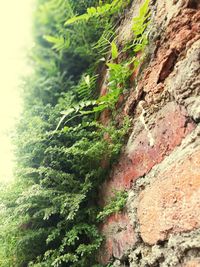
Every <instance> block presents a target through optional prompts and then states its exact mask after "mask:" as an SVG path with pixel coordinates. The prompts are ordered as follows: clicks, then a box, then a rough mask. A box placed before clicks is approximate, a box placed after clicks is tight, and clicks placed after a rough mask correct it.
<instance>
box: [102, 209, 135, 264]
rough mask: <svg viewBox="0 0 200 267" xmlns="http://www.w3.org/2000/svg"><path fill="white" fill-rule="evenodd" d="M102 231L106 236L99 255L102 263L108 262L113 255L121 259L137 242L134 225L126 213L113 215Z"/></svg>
mask: <svg viewBox="0 0 200 267" xmlns="http://www.w3.org/2000/svg"><path fill="white" fill-rule="evenodd" d="M101 232H102V234H103V235H105V237H106V240H105V243H104V245H103V246H102V248H101V249H100V252H99V256H98V259H99V262H100V263H102V264H107V263H108V262H109V260H110V259H111V258H112V256H114V257H115V258H118V259H120V258H121V257H122V256H123V255H124V253H126V252H127V251H128V250H129V249H130V248H132V246H133V245H134V244H135V242H136V237H135V233H134V229H133V226H132V225H131V223H130V220H129V218H128V216H127V214H125V213H119V214H114V215H111V216H110V217H109V218H108V219H107V220H106V222H105V223H104V224H103V225H102V228H101Z"/></svg>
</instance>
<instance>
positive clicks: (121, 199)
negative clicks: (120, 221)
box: [97, 191, 128, 221]
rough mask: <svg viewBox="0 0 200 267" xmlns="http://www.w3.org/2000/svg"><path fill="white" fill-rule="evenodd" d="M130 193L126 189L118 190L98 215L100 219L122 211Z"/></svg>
mask: <svg viewBox="0 0 200 267" xmlns="http://www.w3.org/2000/svg"><path fill="white" fill-rule="evenodd" d="M127 197H128V193H127V192H126V191H118V192H116V193H115V195H114V197H112V199H111V200H110V202H109V203H108V204H107V205H106V206H105V207H104V208H103V210H102V211H101V212H99V214H98V215H97V219H98V220H99V221H102V220H104V219H105V218H106V217H107V216H109V215H111V214H113V213H117V212H119V211H121V210H122V209H123V208H124V207H125V205H126V202H127Z"/></svg>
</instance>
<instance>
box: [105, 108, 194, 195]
mask: <svg viewBox="0 0 200 267" xmlns="http://www.w3.org/2000/svg"><path fill="white" fill-rule="evenodd" d="M193 129H194V124H193V123H192V122H190V121H188V119H187V115H186V113H185V110H184V109H180V108H179V107H178V106H177V105H176V104H175V103H168V104H167V105H166V106H165V107H164V108H163V109H162V110H161V111H159V112H158V114H157V115H156V117H155V120H154V123H153V124H152V125H151V129H149V132H150V134H151V136H152V138H153V139H154V145H153V146H152V145H151V144H150V140H149V133H148V131H147V130H146V129H144V127H143V130H142V131H141V132H140V133H139V134H138V135H137V136H131V137H130V140H129V142H128V144H127V148H126V153H125V154H123V155H122V157H121V159H120V161H119V164H118V165H117V166H116V167H115V168H114V171H113V173H112V175H111V178H110V180H108V181H106V182H105V183H104V185H103V186H102V189H101V191H102V192H103V198H105V199H106V198H108V197H110V196H111V195H112V194H113V190H116V189H118V190H120V189H123V188H126V189H128V188H130V187H131V183H132V182H133V181H134V180H135V179H137V178H138V177H140V176H142V175H144V174H145V173H147V172H149V170H150V169H151V168H152V167H153V166H154V165H155V164H158V163H159V162H161V161H162V160H163V158H164V157H165V156H166V155H168V154H169V153H170V151H172V150H173V149H174V148H175V147H176V146H177V145H179V144H180V143H181V141H182V139H183V138H184V137H185V136H186V135H187V134H188V133H189V132H191V131H192V130H193Z"/></svg>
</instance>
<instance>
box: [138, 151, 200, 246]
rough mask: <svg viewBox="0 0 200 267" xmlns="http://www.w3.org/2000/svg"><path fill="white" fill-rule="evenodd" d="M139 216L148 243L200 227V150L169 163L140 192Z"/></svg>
mask: <svg viewBox="0 0 200 267" xmlns="http://www.w3.org/2000/svg"><path fill="white" fill-rule="evenodd" d="M138 219H139V224H140V231H141V236H142V239H143V240H144V241H145V242H147V243H149V244H155V243H156V242H158V241H159V240H165V239H166V238H168V236H169V235H170V234H175V233H180V232H185V231H190V230H193V229H195V228H198V227H200V151H198V152H196V153H194V154H193V155H191V156H189V157H186V158H185V159H184V160H183V161H182V162H178V163H174V165H173V166H169V169H168V170H167V171H165V172H164V173H161V174H160V175H159V177H157V181H156V182H154V183H153V184H151V185H150V186H149V187H148V188H146V189H145V190H144V191H143V192H142V193H141V194H140V196H139V206H138Z"/></svg>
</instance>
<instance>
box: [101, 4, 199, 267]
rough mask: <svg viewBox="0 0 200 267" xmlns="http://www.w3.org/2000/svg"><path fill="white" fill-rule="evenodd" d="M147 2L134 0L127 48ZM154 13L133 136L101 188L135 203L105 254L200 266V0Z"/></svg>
mask: <svg viewBox="0 0 200 267" xmlns="http://www.w3.org/2000/svg"><path fill="white" fill-rule="evenodd" d="M141 3H142V1H139V0H135V1H133V5H132V7H131V9H130V11H129V12H128V14H127V16H126V17H125V19H124V21H123V23H122V25H121V28H120V29H119V37H118V42H119V43H124V42H126V41H127V40H128V39H129V38H131V28H130V25H131V19H132V17H134V16H135V15H136V14H137V12H138V8H139V6H140V5H141ZM151 9H152V29H151V33H150V44H149V48H148V57H147V59H146V61H145V62H144V63H143V65H142V66H140V69H139V70H138V71H137V73H134V74H133V77H132V79H133V88H132V89H131V92H130V95H129V96H128V97H127V98H126V101H125V104H124V106H123V113H124V114H128V115H129V116H130V117H131V118H132V128H131V134H130V137H129V140H128V143H127V145H126V147H125V148H124V150H123V152H122V153H121V156H120V159H119V162H118V163H117V164H116V165H115V166H114V167H113V169H112V171H111V175H110V177H109V179H107V181H106V182H105V183H104V184H103V185H102V188H101V189H100V199H101V202H102V203H103V204H105V203H106V202H107V200H108V198H109V197H110V196H111V195H112V194H113V189H114V190H116V189H118V190H121V189H126V190H127V191H128V194H129V197H128V202H127V205H126V207H125V209H124V210H123V211H122V212H121V213H120V214H113V215H111V216H110V217H109V218H107V220H106V221H105V222H104V224H103V225H102V226H101V231H102V233H103V234H104V235H105V242H104V244H103V246H102V248H101V250H100V252H99V256H98V257H99V261H100V262H101V263H103V264H104V265H106V264H108V263H109V262H114V263H113V266H131V267H137V266H141V267H148V266H149V267H159V266H161V267H171V266H175V267H178V266H183V267H198V266H200V125H199V122H200V1H199V0H187V1H186V0H156V1H152V5H151ZM104 115H106V114H104ZM102 118H104V122H105V120H107V119H109V116H103V115H102ZM105 123H106V122H105Z"/></svg>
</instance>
